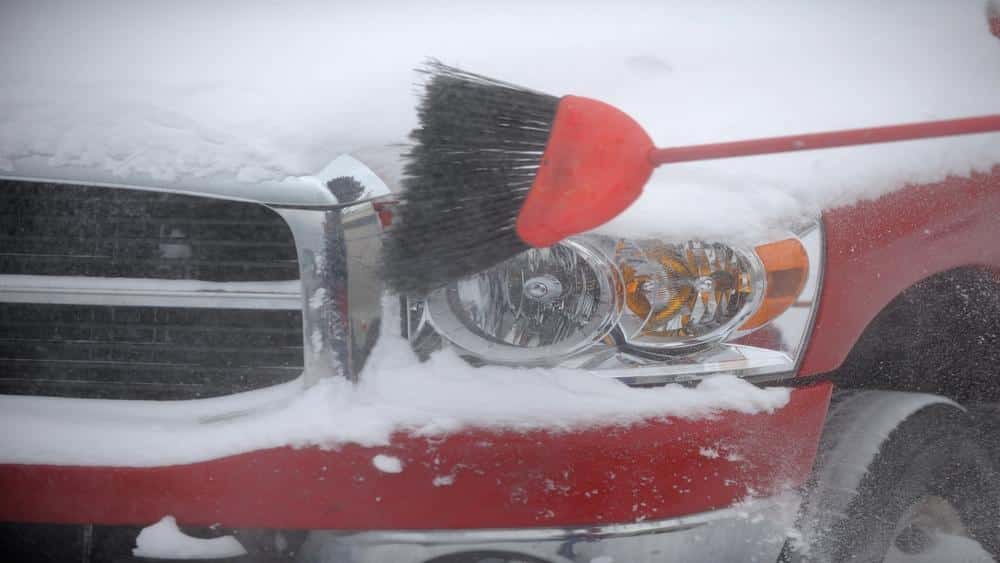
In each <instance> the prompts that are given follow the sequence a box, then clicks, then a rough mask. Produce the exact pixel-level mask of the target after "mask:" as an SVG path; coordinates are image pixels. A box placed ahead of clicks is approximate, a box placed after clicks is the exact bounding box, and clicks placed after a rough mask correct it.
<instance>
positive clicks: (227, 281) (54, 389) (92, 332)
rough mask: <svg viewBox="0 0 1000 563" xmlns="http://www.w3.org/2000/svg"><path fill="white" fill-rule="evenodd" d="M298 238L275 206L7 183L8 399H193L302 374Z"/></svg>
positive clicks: (1, 270)
mask: <svg viewBox="0 0 1000 563" xmlns="http://www.w3.org/2000/svg"><path fill="white" fill-rule="evenodd" d="M298 276H299V271H298V262H297V259H296V248H295V243H294V240H293V238H292V234H291V231H290V230H289V228H288V226H287V225H286V224H285V222H284V220H283V219H282V218H281V217H280V216H279V215H277V214H276V213H274V212H273V211H271V210H270V209H268V208H266V207H264V206H261V205H257V204H253V203H244V202H232V201H225V200H218V199H208V198H202V197H195V196H186V195H177V194H170V193H157V192H145V191H136V190H127V189H120V188H105V187H95V186H71V185H61V184H48V183H29V182H17V181H0V392H2V393H14V394H38V395H54V396H71V397H100V398H128V399H190V398H201V397H209V396H217V395H223V394H230V393H235V392H240V391H247V390H250V389H255V388H260V387H265V386H269V385H273V384H276V383H280V382H284V381H289V380H291V379H294V378H295V377H297V376H298V375H299V374H300V373H301V372H302V369H303V340H302V307H301V295H300V292H299V289H298V286H299V284H298V281H297V280H298Z"/></svg>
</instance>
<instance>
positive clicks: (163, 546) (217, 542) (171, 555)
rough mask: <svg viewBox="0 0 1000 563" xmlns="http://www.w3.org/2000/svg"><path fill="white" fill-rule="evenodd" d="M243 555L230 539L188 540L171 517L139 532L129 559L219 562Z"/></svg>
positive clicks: (241, 548) (238, 544) (233, 539)
mask: <svg viewBox="0 0 1000 563" xmlns="http://www.w3.org/2000/svg"><path fill="white" fill-rule="evenodd" d="M246 554H247V551H246V549H244V548H243V546H242V545H240V542H239V540H237V539H236V538H234V537H233V536H222V537H218V538H211V539H204V538H195V537H191V536H189V535H187V534H185V533H184V532H182V531H181V530H180V528H178V527H177V520H176V519H174V517H173V516H164V517H163V519H162V520H160V521H159V522H157V523H156V524H153V525H152V526H147V527H145V528H143V529H142V530H141V531H140V532H139V537H137V538H136V540H135V549H133V550H132V555H135V556H136V557H148V558H151V559H221V558H225V557H239V556H241V555H246Z"/></svg>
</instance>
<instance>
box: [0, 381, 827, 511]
mask: <svg viewBox="0 0 1000 563" xmlns="http://www.w3.org/2000/svg"><path fill="white" fill-rule="evenodd" d="M829 393H830V389H829V387H828V386H819V387H813V388H805V389H798V390H795V391H793V392H791V394H790V399H789V402H788V403H787V404H786V405H785V406H784V407H783V408H780V409H777V410H776V411H774V412H773V413H758V414H742V413H734V412H723V413H719V414H717V415H715V416H713V417H711V418H708V419H698V420H688V419H683V418H666V419H655V420H647V421H644V422H639V423H635V424H632V425H629V426H622V425H617V426H605V427H597V428H593V427H591V428H588V429H580V430H573V431H565V432H553V431H545V430H531V431H520V432H519V431H513V430H506V431H498V430H485V429H479V430H476V429H466V430H464V431H460V432H456V433H454V434H449V435H445V436H439V437H417V436H414V435H412V434H407V433H397V434H395V435H393V437H392V439H391V441H390V444H389V445H387V446H362V445H358V444H344V445H341V446H339V447H337V448H335V449H322V448H319V447H305V448H299V449H295V448H289V447H281V448H273V449H267V450H259V451H252V452H247V453H243V454H239V455H234V456H229V457H223V458H219V459H215V460H210V461H203V462H197V463H190V464H180V465H169V466H156V467H100V466H90V467H81V466H58V465H27V464H8V465H0V493H2V495H3V497H4V498H5V500H6V502H4V503H2V504H0V519H3V520H7V521H20V522H62V523H94V524H101V523H106V524H126V523H130V524H141V525H147V524H149V523H152V522H155V521H157V520H159V519H160V518H161V517H162V516H163V515H165V514H173V515H175V516H176V517H177V521H178V522H180V523H182V524H190V525H197V524H203V525H210V524H213V523H220V524H222V525H224V526H228V527H233V528H300V529H313V530H316V529H326V530H402V529H423V530H427V529H444V530H448V529H451V530H455V529H458V530H461V529H477V528H478V529H483V528H523V527H531V528H538V527H567V526H586V527H591V526H602V525H608V524H621V523H636V522H644V521H655V520H664V519H670V518H677V517H682V516H686V515H691V514H698V513H703V512H708V511H712V510H718V509H722V508H726V507H730V506H732V505H734V504H736V503H738V502H740V501H741V500H743V499H746V498H747V497H768V496H772V495H774V494H778V493H780V492H781V491H783V490H786V489H787V488H788V487H790V486H796V485H798V484H801V483H802V482H804V480H805V479H806V477H807V476H808V474H809V471H810V468H811V465H812V462H813V458H814V457H815V452H816V445H817V443H818V439H819V434H820V431H821V428H822V424H823V420H824V416H825V413H826V407H827V405H828V401H829ZM377 456H384V457H382V458H379V460H380V461H379V462H378V463H376V461H375V459H376V457H377ZM389 458H391V459H389ZM387 462H391V463H387ZM379 466H381V468H380V467H379ZM390 466H391V468H392V469H393V471H385V470H384V469H385V468H386V467H390ZM396 469H398V471H396Z"/></svg>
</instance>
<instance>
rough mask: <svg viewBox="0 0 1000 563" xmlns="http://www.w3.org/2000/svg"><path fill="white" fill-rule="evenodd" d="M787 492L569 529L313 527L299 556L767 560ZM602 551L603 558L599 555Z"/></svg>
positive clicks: (351, 559)
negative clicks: (664, 515)
mask: <svg viewBox="0 0 1000 563" xmlns="http://www.w3.org/2000/svg"><path fill="white" fill-rule="evenodd" d="M797 509H798V500H797V498H796V497H794V496H793V495H791V494H789V495H783V496H779V497H775V498H772V499H760V500H755V501H752V502H748V503H745V504H741V505H739V506H737V507H732V508H727V509H724V510H717V511H713V512H706V513H701V514H695V515H691V516H685V517H681V518H672V519H667V520H659V521H650V522H636V523H630V524H610V525H598V526H586V527H570V528H522V529H482V530H428V531H418V530H394V531H369V532H341V531H328V530H327V531H315V532H312V533H311V534H310V536H309V538H308V539H307V540H306V543H305V545H304V546H303V548H302V551H301V552H300V556H299V561H301V562H303V563H333V562H337V563H340V562H344V563H375V562H382V561H393V562H399V563H424V562H426V561H429V560H433V559H435V558H438V557H445V556H455V555H458V554H462V553H475V552H490V553H494V554H498V553H499V554H509V555H510V557H512V558H516V556H518V555H520V556H530V557H534V558H538V559H541V560H542V561H546V562H559V563H568V562H577V561H582V562H589V561H595V560H596V561H628V562H631V563H639V562H643V561H650V562H653V561H655V562H657V563H662V562H667V561H684V562H695V561H711V562H713V563H717V562H719V563H721V562H726V561H739V562H744V561H775V560H776V559H777V557H778V555H779V553H780V552H781V548H782V546H783V545H784V543H785V539H786V537H787V531H788V530H789V529H791V527H792V525H793V524H794V521H795V514H796V511H797ZM601 558H603V559H601Z"/></svg>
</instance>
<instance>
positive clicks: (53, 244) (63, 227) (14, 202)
mask: <svg viewBox="0 0 1000 563" xmlns="http://www.w3.org/2000/svg"><path fill="white" fill-rule="evenodd" d="M0 272H2V273H5V274H36V275H38V274H41V275H54V276H100V277H126V278H159V279H196V280H206V281H275V280H291V279H298V277H299V273H298V266H297V263H296V257H295V244H294V241H293V240H292V234H291V231H289V229H288V227H287V226H286V225H285V223H284V222H283V221H282V220H281V218H280V217H278V216H277V215H276V214H275V213H274V212H273V211H271V210H270V209H268V208H266V207H264V206H261V205H257V204H253V203H243V202H233V201H225V200H218V199H207V198H201V197H194V196H185V195H177V194H169V193H158V192H149V191H137V190H125V189H116V188H103V187H96V186H72V185H64V184H47V183H33V182H17V181H10V180H0Z"/></svg>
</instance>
